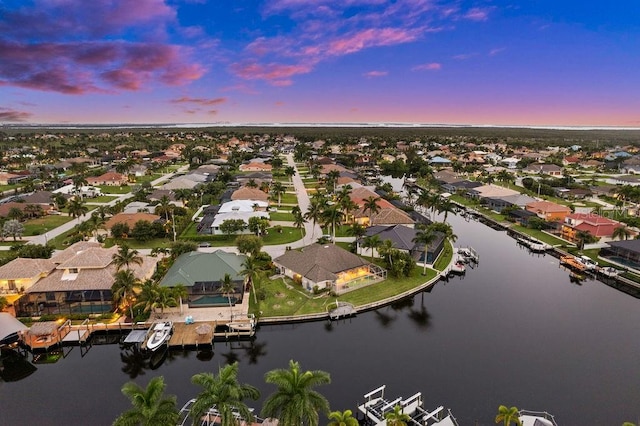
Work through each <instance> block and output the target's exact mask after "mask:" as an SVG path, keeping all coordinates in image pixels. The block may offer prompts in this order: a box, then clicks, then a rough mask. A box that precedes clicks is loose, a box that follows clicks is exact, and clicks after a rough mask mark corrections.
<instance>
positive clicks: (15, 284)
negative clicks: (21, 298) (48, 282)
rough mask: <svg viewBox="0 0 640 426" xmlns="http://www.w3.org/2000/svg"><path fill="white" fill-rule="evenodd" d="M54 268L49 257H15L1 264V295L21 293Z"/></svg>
mask: <svg viewBox="0 0 640 426" xmlns="http://www.w3.org/2000/svg"><path fill="white" fill-rule="evenodd" d="M54 268H55V264H54V263H53V262H52V261H51V260H49V259H25V258H20V257H19V258H17V259H14V260H12V261H10V262H9V263H7V264H5V265H2V266H0V295H17V294H21V293H22V292H24V291H25V290H27V289H29V288H31V286H32V285H33V284H35V283H36V282H38V280H39V279H41V278H44V277H46V276H47V275H48V274H49V273H50V272H51V271H52V270H53V269H54Z"/></svg>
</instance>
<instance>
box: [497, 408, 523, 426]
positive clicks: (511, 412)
mask: <svg viewBox="0 0 640 426" xmlns="http://www.w3.org/2000/svg"><path fill="white" fill-rule="evenodd" d="M519 414H520V413H519V412H518V409H517V408H516V407H511V408H508V407H507V406H506V405H501V406H500V407H498V415H497V416H496V423H503V424H504V426H509V425H510V424H511V423H515V424H516V425H518V426H519V425H520V424H521V423H520V418H519V417H518V416H519Z"/></svg>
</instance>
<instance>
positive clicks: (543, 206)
mask: <svg viewBox="0 0 640 426" xmlns="http://www.w3.org/2000/svg"><path fill="white" fill-rule="evenodd" d="M526 209H527V211H530V212H532V213H535V214H536V215H537V216H538V217H539V218H541V219H544V220H546V221H547V222H562V221H564V218H565V217H567V215H569V214H571V209H570V208H569V207H567V206H563V205H561V204H557V203H552V202H551V201H544V200H542V201H534V202H531V203H529V204H527V205H526Z"/></svg>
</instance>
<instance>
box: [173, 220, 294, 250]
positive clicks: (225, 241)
mask: <svg viewBox="0 0 640 426" xmlns="http://www.w3.org/2000/svg"><path fill="white" fill-rule="evenodd" d="M280 228H281V229H282V233H278V232H276V231H275V229H274V228H268V229H267V232H268V235H264V236H263V237H262V241H263V244H264V245H265V246H269V245H278V244H287V243H292V242H294V241H298V240H300V239H302V236H301V234H300V230H299V229H296V228H295V227H292V226H282V227H280ZM302 232H303V233H304V230H303V231H302ZM238 235H239V234H238ZM238 235H231V236H226V235H199V234H198V233H197V230H196V224H195V223H192V224H190V225H189V226H188V227H187V229H186V230H185V231H184V232H183V233H182V234H181V235H180V238H184V239H186V240H191V241H195V242H205V241H206V242H208V243H209V244H211V247H225V246H235V244H236V242H235V241H236V237H237V236H238Z"/></svg>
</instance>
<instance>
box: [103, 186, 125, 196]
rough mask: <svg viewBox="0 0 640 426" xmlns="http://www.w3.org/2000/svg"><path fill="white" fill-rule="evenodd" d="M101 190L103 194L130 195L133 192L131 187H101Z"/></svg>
mask: <svg viewBox="0 0 640 426" xmlns="http://www.w3.org/2000/svg"><path fill="white" fill-rule="evenodd" d="M99 188H100V191H102V193H103V194H128V193H129V192H131V187H130V186H109V185H101V186H99Z"/></svg>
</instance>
